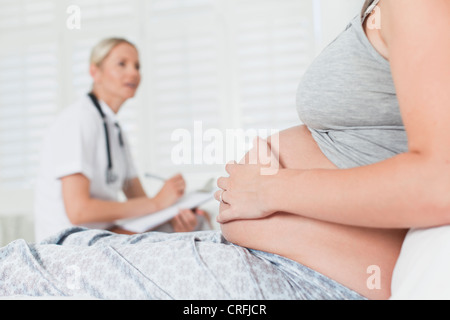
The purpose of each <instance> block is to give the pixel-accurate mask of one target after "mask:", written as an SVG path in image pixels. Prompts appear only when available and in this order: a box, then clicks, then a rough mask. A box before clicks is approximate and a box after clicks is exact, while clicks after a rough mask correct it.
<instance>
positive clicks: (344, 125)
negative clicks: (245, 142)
mask: <svg viewBox="0 0 450 320" xmlns="http://www.w3.org/2000/svg"><path fill="white" fill-rule="evenodd" d="M378 2H379V0H375V1H373V0H372V1H366V3H365V5H364V8H363V11H362V14H361V15H357V16H356V17H355V18H354V19H353V20H352V21H351V22H350V24H349V25H348V26H347V28H346V29H345V31H343V32H342V33H341V34H340V35H339V36H338V37H337V38H336V39H335V40H334V41H333V42H332V43H331V44H329V45H328V46H327V47H326V48H325V49H324V50H323V52H322V53H321V54H320V55H319V56H318V57H317V58H316V59H315V60H314V61H313V63H312V64H311V66H310V67H309V68H308V70H307V71H306V73H305V74H304V76H303V78H302V80H301V83H300V85H299V88H298V94H297V110H298V113H299V116H300V119H301V121H302V122H303V123H304V124H305V125H306V126H307V127H308V128H309V130H310V131H311V133H312V136H313V138H314V140H315V141H316V142H317V144H318V145H319V147H320V149H321V150H322V152H323V153H324V154H325V156H326V157H327V158H328V159H329V160H330V161H331V162H333V163H334V164H335V165H336V166H337V167H338V168H342V169H345V168H352V167H358V166H363V165H368V164H372V163H375V162H379V161H382V160H385V159H388V158H390V157H393V156H395V155H397V154H399V153H402V152H405V151H407V137H406V132H405V129H404V125H403V121H402V117H401V114H400V108H399V103H398V100H397V95H396V92H395V88H394V82H393V80H392V74H391V69H390V64H389V62H388V61H387V60H386V59H385V58H384V57H383V56H381V55H380V54H379V53H378V52H377V51H376V50H375V48H374V47H373V46H372V44H371V43H370V41H369V39H368V38H367V36H366V34H365V32H364V29H363V22H364V21H365V19H366V17H367V16H368V15H369V14H370V12H371V11H372V9H373V7H374V6H375V5H376V4H378Z"/></svg>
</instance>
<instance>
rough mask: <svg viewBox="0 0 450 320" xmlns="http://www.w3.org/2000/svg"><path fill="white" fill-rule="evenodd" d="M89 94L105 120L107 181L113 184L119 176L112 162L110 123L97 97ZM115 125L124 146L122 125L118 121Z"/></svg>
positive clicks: (120, 142) (121, 144)
mask: <svg viewBox="0 0 450 320" xmlns="http://www.w3.org/2000/svg"><path fill="white" fill-rule="evenodd" d="M88 96H89V97H90V98H91V100H92V103H93V104H94V106H95V108H96V109H97V110H98V112H99V113H100V116H101V117H102V120H103V127H104V129H105V141H106V155H107V157H108V167H107V169H106V183H107V184H112V183H114V182H116V181H117V179H118V178H119V177H118V176H117V175H116V174H114V172H113V163H112V158H111V146H110V142H109V130H108V124H107V122H106V115H105V113H104V112H103V110H102V108H101V106H100V103H99V102H98V99H97V97H96V96H95V95H94V94H93V93H92V92H90V93H89V94H88ZM114 125H115V126H116V127H117V129H118V130H119V144H120V147H121V148H123V147H124V142H123V138H122V130H121V129H120V126H119V124H118V123H117V122H116V123H115V124H114Z"/></svg>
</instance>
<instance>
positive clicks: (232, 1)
mask: <svg viewBox="0 0 450 320" xmlns="http://www.w3.org/2000/svg"><path fill="white" fill-rule="evenodd" d="M342 1H344V0H341V2H342ZM345 1H350V0H345ZM352 1H353V2H355V1H358V2H360V1H359V0H352ZM320 3H321V1H320V0H131V1H130V0H128V1H126V0H71V1H69V0H0V41H1V43H2V45H1V46H0V191H1V194H2V195H3V196H2V200H3V197H5V195H6V196H7V195H8V192H9V191H11V190H25V189H28V190H30V189H32V188H33V181H34V177H35V174H36V169H37V165H38V153H39V146H40V142H41V138H42V134H43V132H44V130H45V129H46V128H47V127H48V126H49V124H50V123H51V122H52V121H53V120H54V118H55V115H56V114H57V113H58V112H59V111H60V110H62V109H63V108H64V107H66V106H68V105H69V104H70V103H72V102H74V101H75V100H76V99H78V98H79V97H80V96H81V95H83V94H86V93H87V92H88V90H89V89H90V85H91V81H90V77H89V73H88V70H89V65H88V58H89V53H90V50H91V48H92V46H93V45H94V44H95V43H96V42H98V41H99V40H101V39H102V38H105V37H109V36H121V37H126V38H128V39H129V40H131V41H132V42H135V43H136V45H137V47H138V49H139V52H140V58H141V64H142V76H143V80H142V84H141V87H140V89H139V91H138V94H137V96H136V97H135V98H134V99H132V100H130V101H129V102H127V103H126V105H125V106H124V107H123V109H122V110H121V112H120V117H121V119H122V124H123V126H124V128H125V130H126V131H127V133H128V136H129V138H130V141H131V145H132V150H133V154H134V156H135V158H136V162H137V164H138V168H139V169H140V171H141V172H144V171H155V172H158V173H160V174H162V175H168V174H171V173H173V172H176V171H181V172H184V173H185V174H190V173H192V174H194V173H196V174H201V173H205V172H206V173H208V174H209V173H214V172H217V171H219V170H222V169H223V164H221V163H214V164H213V165H211V164H210V163H206V162H205V161H204V162H202V161H200V162H199V161H197V160H198V159H195V155H196V154H197V152H200V153H201V152H202V150H201V149H202V148H205V144H207V141H204V140H202V139H203V137H202V136H198V134H200V135H201V134H202V133H205V132H207V131H208V130H209V129H213V130H216V131H219V132H223V133H225V131H226V130H229V129H239V128H241V129H256V130H258V129H267V130H281V129H283V128H287V127H290V126H293V125H297V124H299V120H298V117H297V114H296V110H295V92H296V88H297V84H298V82H299V80H300V78H301V76H302V74H303V72H304V71H305V69H306V67H307V65H308V64H309V63H310V62H311V60H312V59H313V58H314V56H315V55H316V54H317V48H318V47H319V46H321V45H322V43H317V40H318V37H317V36H318V33H317V32H318V26H319V25H320V23H321V21H320V17H321V11H320V10H318V8H320V6H318V4H320ZM73 7H75V9H79V13H80V16H79V17H78V18H79V21H78V22H79V25H78V26H76V27H75V28H70V27H69V26H68V21H69V19H70V18H71V15H72V13H73V11H70V10H69V9H70V8H73ZM321 10H323V8H322V9H321ZM347 15H348V12H347ZM77 27H78V28H77ZM319 38H320V37H319ZM180 129H181V130H184V131H185V132H190V133H191V134H192V138H193V139H196V138H197V139H200V140H201V142H203V144H199V143H195V141H192V145H191V148H192V159H191V160H192V161H191V163H188V164H186V163H184V164H182V165H180V164H177V163H175V162H174V161H173V157H172V156H173V150H174V148H175V147H176V146H177V143H178V144H179V141H177V140H174V136H173V134H174V132H176V131H177V130H180ZM196 130H197V131H198V130H200V131H199V132H197V131H196ZM267 132H268V133H270V131H267ZM196 134H197V137H195V135H196ZM197 142H198V141H197ZM225 160H229V159H225V158H224V161H225ZM236 160H238V159H236ZM0 206H1V205H0ZM0 211H1V207H0Z"/></svg>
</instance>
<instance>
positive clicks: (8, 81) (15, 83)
mask: <svg viewBox="0 0 450 320" xmlns="http://www.w3.org/2000/svg"><path fill="white" fill-rule="evenodd" d="M57 54H58V48H57V45H56V44H55V43H43V44H39V45H25V46H22V47H18V48H16V49H15V50H12V51H10V52H8V53H2V54H1V55H0V61H1V63H0V88H1V89H0V92H1V94H0V115H1V117H0V155H1V156H0V170H1V172H0V185H1V187H4V188H7V187H8V186H9V187H23V188H27V187H30V186H31V185H32V183H33V181H34V177H35V175H36V170H37V166H38V154H39V147H40V141H41V139H42V136H43V133H44V131H45V129H46V128H47V127H48V125H49V124H50V123H51V122H52V121H53V119H54V115H55V113H56V111H57V96H58V94H57V92H58V83H57V78H58V58H57Z"/></svg>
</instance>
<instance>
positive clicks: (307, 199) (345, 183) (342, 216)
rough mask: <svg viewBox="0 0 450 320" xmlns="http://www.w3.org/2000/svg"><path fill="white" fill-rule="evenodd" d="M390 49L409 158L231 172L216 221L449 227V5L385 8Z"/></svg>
mask: <svg viewBox="0 0 450 320" xmlns="http://www.w3.org/2000/svg"><path fill="white" fill-rule="evenodd" d="M381 5H382V7H381V12H382V30H381V34H382V36H383V40H384V42H385V43H386V45H387V47H388V53H389V60H390V63H391V68H392V74H393V79H394V82H395V86H396V91H397V95H398V99H399V103H400V108H401V112H402V117H403V121H404V124H405V129H406V132H407V135H408V143H409V151H408V152H406V153H404V154H400V155H398V156H396V157H394V158H391V159H389V160H386V161H383V162H380V163H377V164H374V165H370V166H365V167H360V168H355V169H348V170H305V171H299V170H285V169H280V170H279V172H278V173H277V174H274V175H271V176H264V175H261V174H259V171H260V169H259V168H258V166H257V165H256V166H255V165H227V171H228V172H229V173H230V177H229V178H221V179H220V180H219V183H218V184H219V187H221V188H223V189H225V190H227V191H226V192H225V193H224V194H223V199H224V201H225V202H227V203H229V204H230V205H229V206H226V207H225V208H224V209H223V210H222V212H221V214H220V216H219V219H218V220H219V222H222V223H224V222H226V221H229V220H233V219H255V218H261V217H264V216H268V215H270V214H272V213H274V212H277V211H285V212H291V213H295V214H299V215H302V216H306V217H310V218H315V219H320V220H324V221H330V222H335V223H341V224H347V225H357V226H367V227H381V228H409V227H431V226H437V225H443V224H448V223H450V130H448V128H447V127H448V123H449V121H450V90H449V88H450V3H449V2H448V1H446V0H433V1H429V0H414V1H408V0H384V1H382V4H381Z"/></svg>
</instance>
